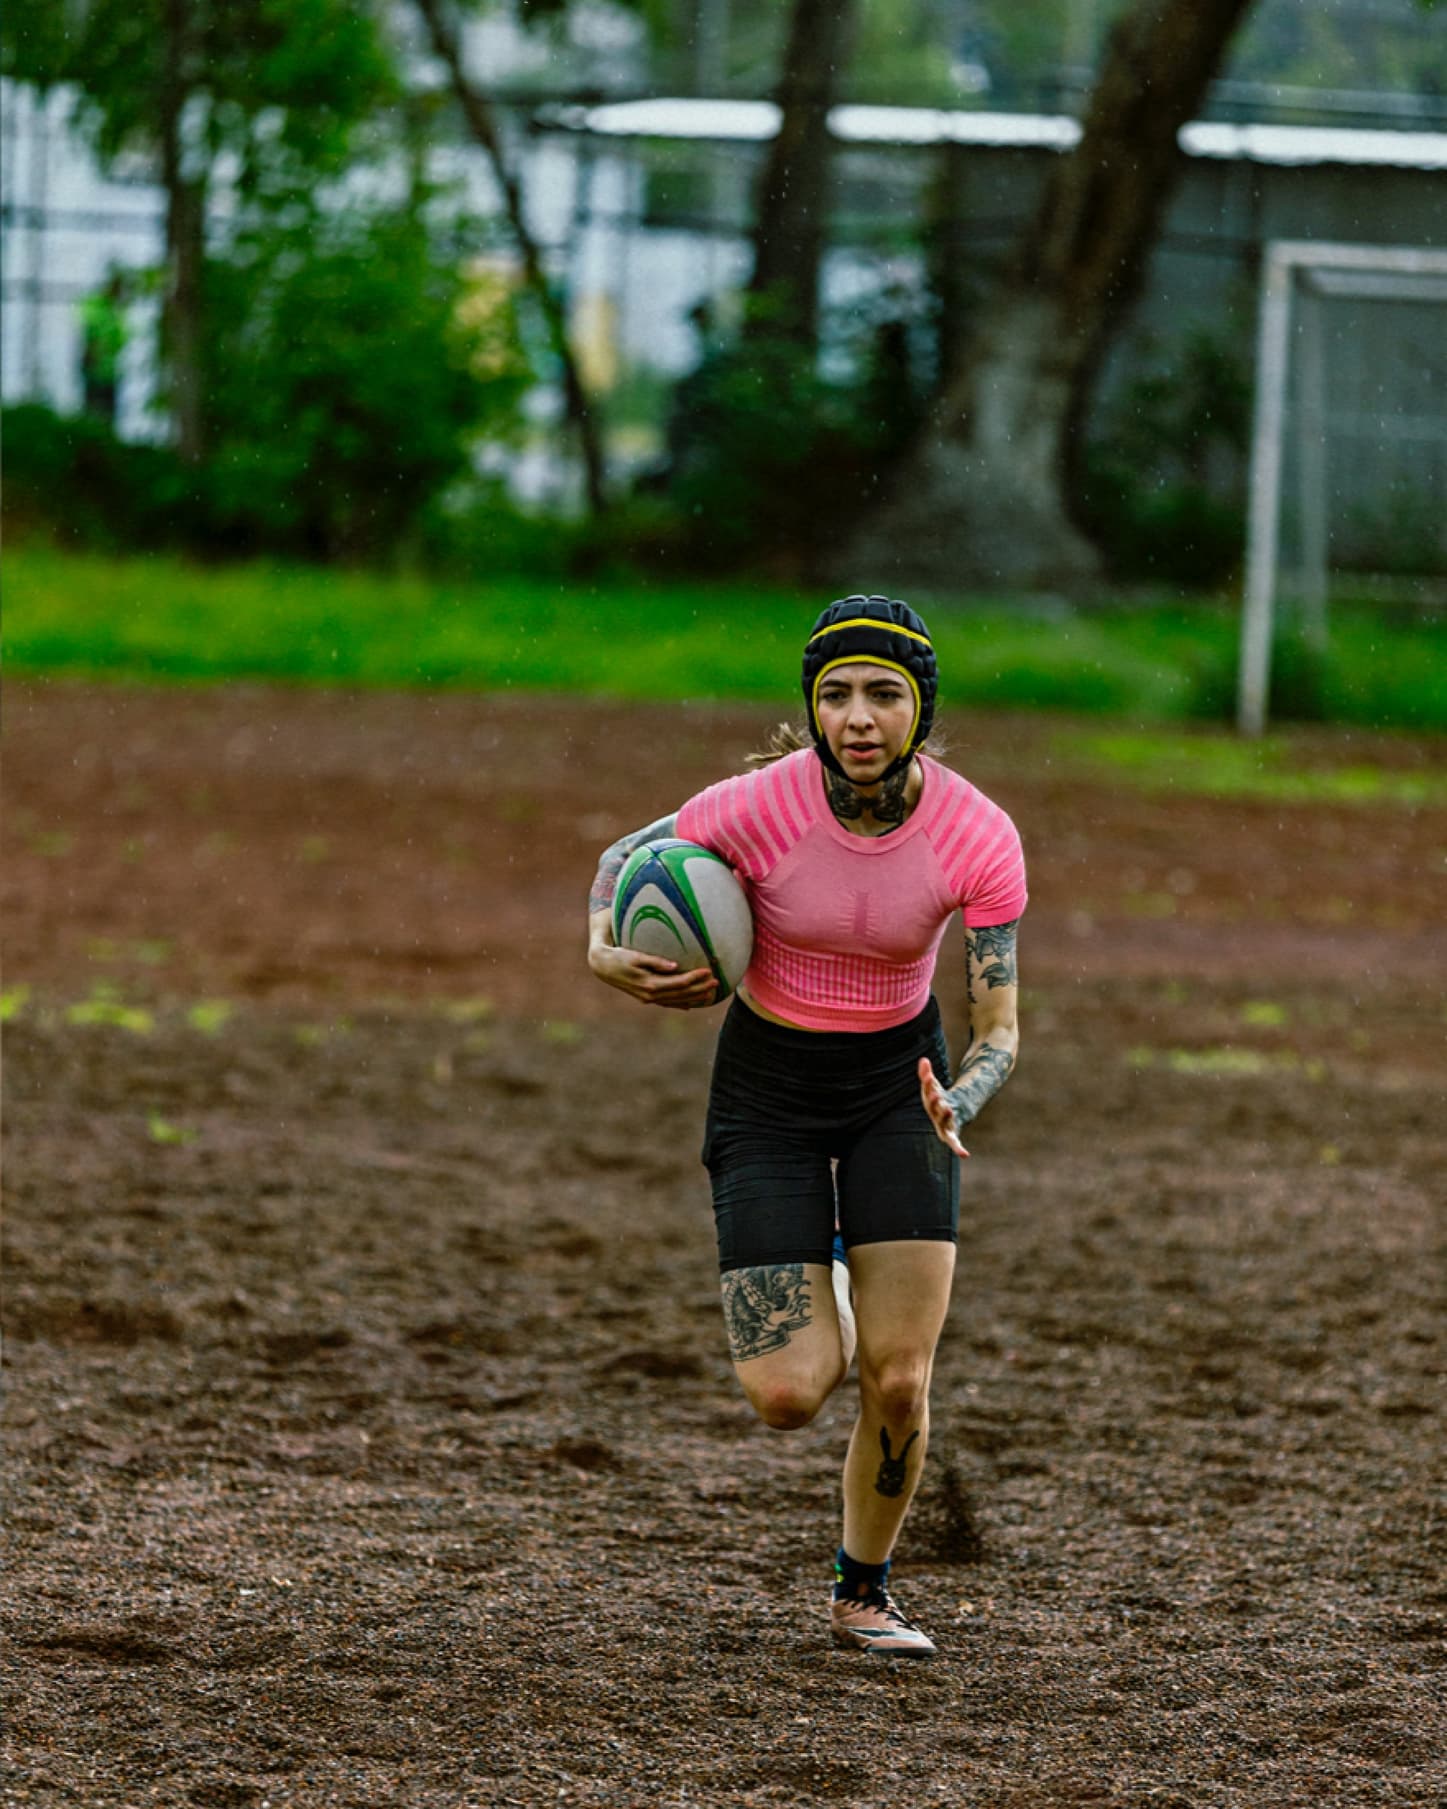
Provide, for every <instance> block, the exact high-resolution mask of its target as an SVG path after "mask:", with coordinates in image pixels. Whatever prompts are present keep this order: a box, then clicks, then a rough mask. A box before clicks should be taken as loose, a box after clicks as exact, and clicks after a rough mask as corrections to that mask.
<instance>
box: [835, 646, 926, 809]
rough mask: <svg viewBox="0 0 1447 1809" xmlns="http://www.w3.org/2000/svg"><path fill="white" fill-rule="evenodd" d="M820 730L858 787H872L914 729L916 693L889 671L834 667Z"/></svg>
mask: <svg viewBox="0 0 1447 1809" xmlns="http://www.w3.org/2000/svg"><path fill="white" fill-rule="evenodd" d="M819 727H820V728H821V729H822V730H823V731H824V739H825V741H826V742H827V743H828V745H829V751H830V753H832V754H833V756H834V758H835V759H836V760H837V761H838V762H839V764H840V766H842V767H843V769H844V772H845V775H846V777H847V778H848V779H849V780H850V782H851V783H852V784H854V785H873V784H874V783H875V782H876V780H878V779H879V777H880V775H881V774H882V773H883V772H884V770H885V768H886V767H887V766H888V765H889V764H890V762H891V761H892V760H896V759H898V757H899V755H900V754H901V753H902V752H903V749H904V744H905V742H906V741H907V740H908V739H909V732H910V730H911V729H912V728H913V727H914V693H913V691H911V690H910V688H909V686H908V684H906V682H905V681H904V679H902V678H901V677H900V675H899V674H898V673H897V672H891V671H890V669H889V667H888V666H870V665H865V664H863V663H862V662H861V663H860V664H858V665H849V666H836V667H835V668H834V670H833V671H832V672H831V673H829V674H828V675H827V677H826V678H825V680H824V683H823V684H822V685H821V686H820V687H819Z"/></svg>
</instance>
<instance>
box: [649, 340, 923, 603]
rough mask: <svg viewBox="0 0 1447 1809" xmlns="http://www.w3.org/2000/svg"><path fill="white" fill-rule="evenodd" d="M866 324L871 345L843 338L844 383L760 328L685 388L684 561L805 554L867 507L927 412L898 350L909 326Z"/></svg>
mask: <svg viewBox="0 0 1447 1809" xmlns="http://www.w3.org/2000/svg"><path fill="white" fill-rule="evenodd" d="M867 324H868V326H869V333H868V335H867V336H866V337H865V338H864V342H863V343H862V344H855V345H853V346H849V345H847V344H843V343H841V344H840V345H839V347H838V357H837V362H838V363H840V364H841V365H842V366H843V367H844V369H845V370H846V371H847V372H848V374H847V375H845V376H842V377H839V378H833V377H828V376H825V375H823V374H821V371H820V369H819V366H818V362H817V361H816V359H815V358H814V356H813V354H812V353H811V352H810V351H808V350H806V349H805V348H803V347H801V346H800V345H798V344H797V343H795V342H793V341H792V340H789V339H786V338H783V337H776V336H772V335H763V336H759V337H752V336H746V337H744V338H743V339H741V340H740V341H739V342H738V343H737V344H734V345H730V346H727V347H724V348H721V349H716V350H714V351H712V352H710V353H709V354H708V355H706V356H705V358H704V360H703V362H702V364H700V366H699V367H698V369H697V370H695V371H694V372H692V373H691V374H690V375H689V376H688V377H685V378H684V379H683V381H682V382H681V383H680V384H679V385H678V387H677V389H676V391H675V395H674V407H673V417H672V420H671V423H670V427H669V436H668V437H669V465H668V469H667V472H666V474H665V482H666V489H667V495H668V498H669V501H670V503H671V504H672V506H673V508H674V509H675V510H676V512H677V518H678V522H679V535H678V544H679V549H680V551H681V552H682V553H683V554H684V555H685V556H686V557H688V558H690V559H692V560H694V561H702V562H705V563H706V566H707V568H708V569H710V570H718V569H719V568H720V566H724V567H737V566H741V565H744V564H754V565H756V566H757V565H759V564H760V563H768V562H770V561H775V560H777V559H779V558H780V557H784V558H787V559H791V560H807V559H808V558H809V556H810V555H811V554H812V553H813V552H814V551H815V550H816V549H817V548H818V547H819V546H820V545H822V544H823V542H824V541H825V540H826V539H827V537H828V536H829V535H831V534H833V533H835V532H836V531H837V528H838V523H839V522H840V521H841V520H849V519H851V518H852V517H853V516H854V515H856V514H857V513H858V512H859V511H860V510H861V509H863V508H864V507H865V506H866V504H867V503H868V501H869V500H870V497H871V494H872V490H873V486H874V484H875V482H876V477H877V473H878V472H879V471H880V470H881V469H884V468H885V467H886V466H887V465H888V463H889V460H890V458H891V456H892V455H893V454H894V453H895V452H896V451H897V450H898V449H899V447H900V446H901V444H902V443H903V441H904V440H905V439H906V438H907V436H908V434H909V433H910V431H911V430H912V428H913V426H914V424H915V422H916V420H917V419H918V409H919V399H918V397H917V396H916V394H915V393H914V391H913V390H912V388H911V382H910V374H909V370H908V363H907V358H902V357H900V356H899V355H897V354H896V353H895V352H893V351H892V350H891V349H890V348H891V347H892V346H894V345H895V344H896V338H895V337H894V335H893V329H895V328H898V329H899V330H900V331H903V330H904V329H903V326H902V324H901V323H897V322H880V323H878V324H877V325H876V324H875V323H867ZM826 331H827V329H826Z"/></svg>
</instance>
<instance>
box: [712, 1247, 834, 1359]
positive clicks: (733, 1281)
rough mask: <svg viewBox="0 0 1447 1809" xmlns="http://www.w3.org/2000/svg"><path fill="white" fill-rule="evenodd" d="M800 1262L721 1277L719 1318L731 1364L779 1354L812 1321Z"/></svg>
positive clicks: (805, 1281) (807, 1288) (744, 1270)
mask: <svg viewBox="0 0 1447 1809" xmlns="http://www.w3.org/2000/svg"><path fill="white" fill-rule="evenodd" d="M809 1294H810V1288H809V1283H808V1281H807V1280H806V1278H805V1275H804V1265H803V1263H770V1264H767V1265H765V1266H762V1267H760V1268H757V1269H730V1270H729V1272H728V1273H727V1274H726V1275H725V1276H724V1278H723V1309H724V1320H725V1322H726V1324H727V1326H728V1333H729V1351H730V1353H731V1355H732V1356H733V1360H734V1362H735V1363H747V1362H748V1360H749V1358H750V1357H766V1356H768V1354H769V1352H770V1351H776V1350H782V1349H783V1348H784V1346H785V1345H786V1344H787V1343H788V1342H789V1340H790V1338H792V1337H793V1335H794V1333H795V1332H802V1331H803V1330H804V1328H805V1326H807V1325H808V1324H809V1323H810V1322H811V1320H812V1319H813V1316H814V1315H813V1310H812V1307H811V1304H810V1299H809Z"/></svg>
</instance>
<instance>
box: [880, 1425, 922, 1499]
mask: <svg viewBox="0 0 1447 1809" xmlns="http://www.w3.org/2000/svg"><path fill="white" fill-rule="evenodd" d="M918 1437H919V1432H918V1430H917V1429H916V1430H915V1431H914V1432H911V1433H910V1435H909V1437H908V1438H907V1439H906V1440H905V1441H904V1446H903V1449H902V1450H901V1451H900V1454H899V1456H898V1457H896V1456H895V1455H894V1452H893V1451H892V1450H891V1449H890V1444H889V1433H888V1432H887V1431H886V1430H885V1428H884V1427H883V1426H881V1427H880V1429H879V1442H880V1445H881V1446H882V1447H883V1450H884V1462H883V1463H882V1464H881V1465H880V1466H879V1474H878V1476H876V1477H875V1479H874V1491H875V1493H876V1494H877V1495H887V1496H890V1497H891V1498H892V1497H894V1496H896V1495H902V1494H903V1493H904V1467H905V1460H906V1459H907V1458H908V1456H909V1448H910V1446H911V1445H912V1444H913V1443H914V1441H915V1440H916V1439H917V1438H918Z"/></svg>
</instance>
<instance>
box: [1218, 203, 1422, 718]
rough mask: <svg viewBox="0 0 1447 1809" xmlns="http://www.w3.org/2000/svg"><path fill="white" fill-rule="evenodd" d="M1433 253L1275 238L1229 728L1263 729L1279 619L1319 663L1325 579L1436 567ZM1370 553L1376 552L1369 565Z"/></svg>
mask: <svg viewBox="0 0 1447 1809" xmlns="http://www.w3.org/2000/svg"><path fill="white" fill-rule="evenodd" d="M1444 301H1447V251H1434V250H1426V249H1421V248H1418V247H1414V246H1383V245H1333V244H1314V243H1298V242H1296V241H1294V240H1284V239H1278V240H1274V241H1272V242H1271V243H1270V244H1269V245H1268V247H1267V254H1266V263H1265V269H1264V272H1263V278H1262V284H1261V301H1260V315H1259V325H1258V329H1257V355H1256V409H1255V421H1254V425H1253V429H1252V438H1251V479H1250V507H1249V514H1248V518H1247V536H1246V588H1245V600H1244V607H1243V613H1242V631H1241V658H1240V669H1239V678H1238V685H1237V711H1236V714H1237V723H1238V726H1239V727H1240V729H1241V731H1242V732H1243V733H1244V734H1248V735H1259V734H1260V733H1261V732H1262V730H1263V729H1264V728H1265V726H1266V715H1267V700H1268V698H1269V695H1270V688H1271V650H1272V642H1273V638H1274V635H1275V631H1276V626H1277V618H1278V614H1279V611H1280V609H1281V606H1282V605H1283V604H1288V603H1289V604H1290V605H1292V606H1294V609H1295V611H1296V614H1297V617H1298V620H1299V624H1300V628H1301V632H1302V634H1303V636H1304V638H1305V639H1306V640H1307V642H1308V643H1309V644H1311V645H1314V646H1315V647H1317V648H1319V649H1320V648H1324V647H1325V645H1326V639H1327V603H1328V595H1329V590H1330V581H1331V572H1332V569H1333V565H1334V564H1335V563H1338V562H1340V561H1349V562H1350V563H1352V564H1355V565H1358V566H1362V565H1370V564H1371V563H1372V561H1373V559H1374V558H1380V557H1381V556H1382V549H1385V550H1386V551H1387V552H1388V553H1390V555H1391V556H1392V557H1393V558H1394V559H1405V560H1406V561H1407V562H1408V563H1412V562H1417V563H1418V564H1419V568H1420V569H1437V570H1441V569H1443V567H1447V334H1444V332H1443V324H1444V323H1443V315H1442V312H1441V303H1442V302H1444ZM1374 549H1377V550H1376V551H1374Z"/></svg>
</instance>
